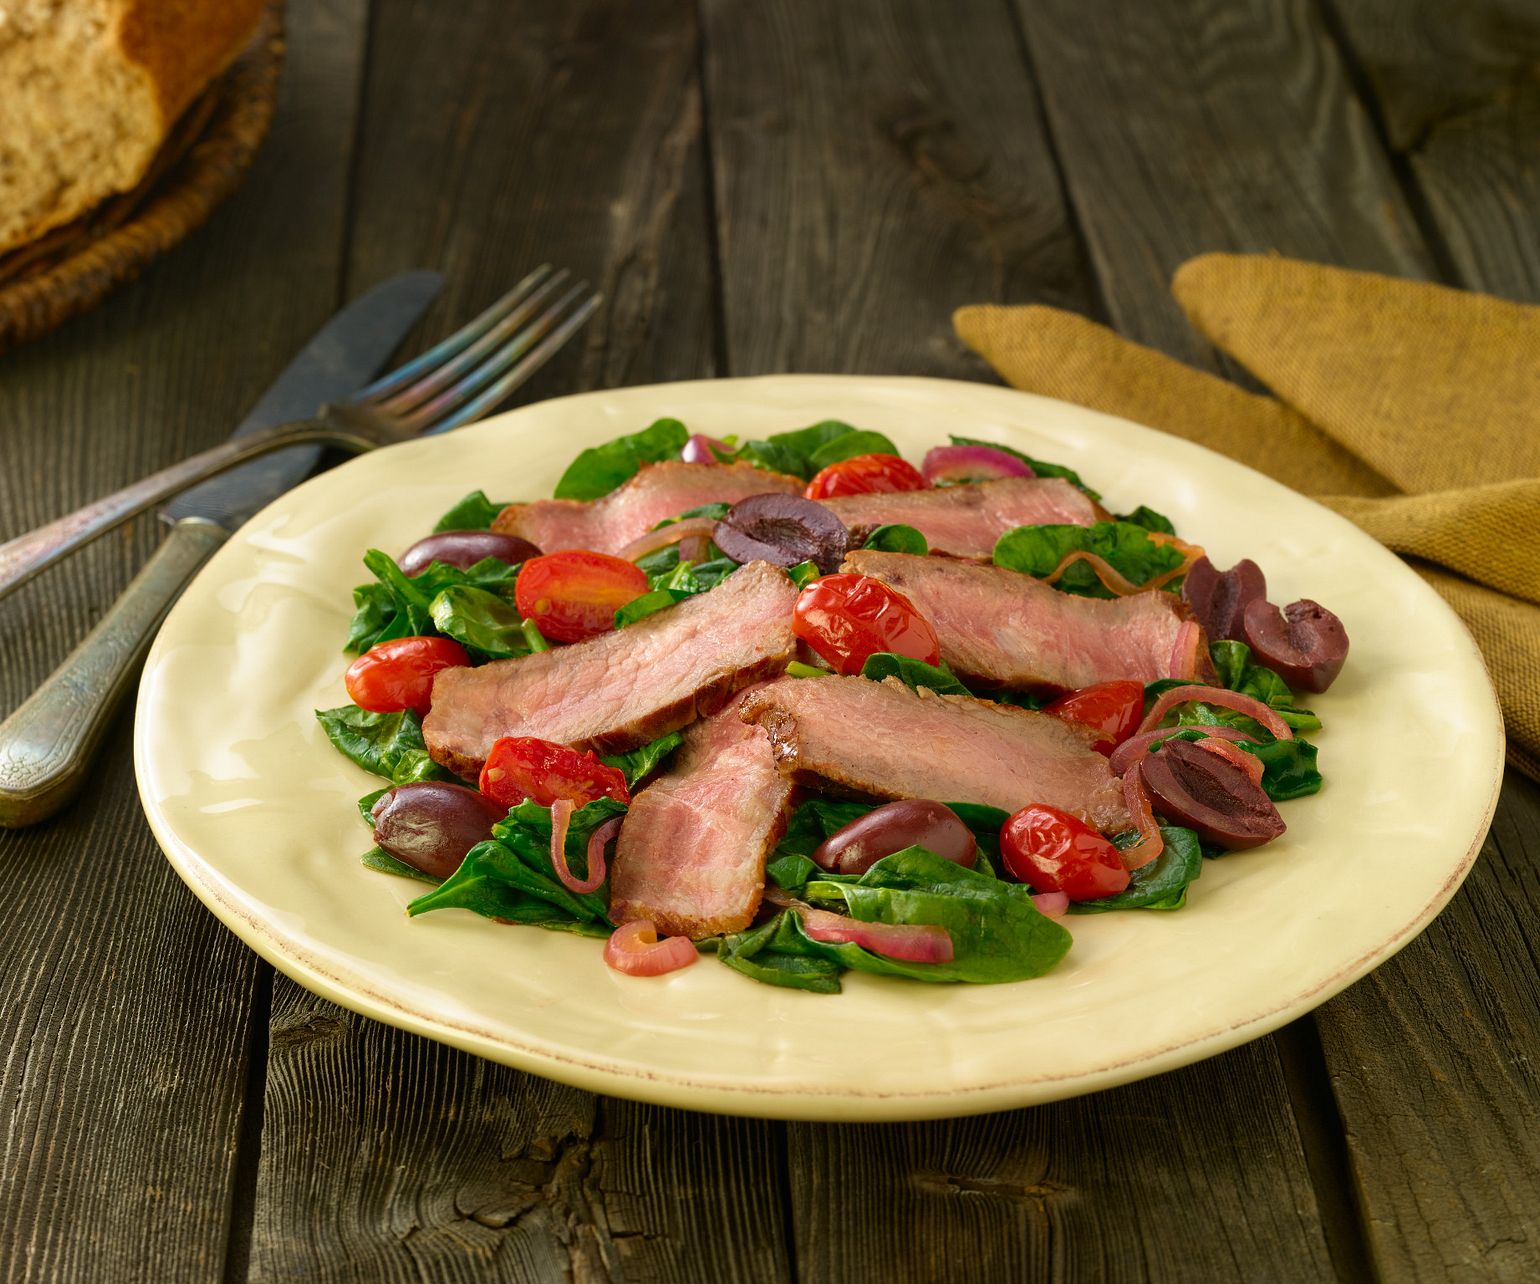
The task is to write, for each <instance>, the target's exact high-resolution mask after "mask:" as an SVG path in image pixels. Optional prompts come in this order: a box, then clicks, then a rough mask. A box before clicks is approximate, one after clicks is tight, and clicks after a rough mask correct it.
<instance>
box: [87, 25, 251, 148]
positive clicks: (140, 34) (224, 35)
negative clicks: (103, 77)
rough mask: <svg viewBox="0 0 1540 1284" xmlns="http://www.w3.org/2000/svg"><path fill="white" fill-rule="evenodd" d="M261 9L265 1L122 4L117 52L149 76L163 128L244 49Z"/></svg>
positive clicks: (169, 124)
mask: <svg viewBox="0 0 1540 1284" xmlns="http://www.w3.org/2000/svg"><path fill="white" fill-rule="evenodd" d="M265 7H266V0H124V4H123V12H122V16H121V18H119V20H118V47H119V49H121V50H122V52H123V56H124V57H125V58H126V59H128V60H129V61H130V62H134V63H138V64H139V66H141V67H143V68H144V70H145V71H146V73H148V75H149V78H150V84H151V86H152V88H153V90H154V92H155V99H156V102H157V103H159V105H160V113H161V120H162V122H163V127H164V129H167V130H169V129H170V128H171V125H172V124H173V122H175V120H176V118H177V117H178V116H180V115H181V114H182V112H183V110H184V109H185V108H186V107H187V104H188V103H190V102H192V100H193V99H194V98H196V97H197V96H198V95H199V94H200V93H201V92H202V91H203V89H204V87H205V86H207V85H208V83H209V82H210V81H211V80H213V79H214V77H215V76H217V75H219V73H220V72H222V71H223V70H224V69H225V68H226V67H228V66H229V65H230V63H231V62H232V61H234V59H235V56H236V54H238V53H240V51H241V50H242V49H244V48H245V47H246V44H247V42H248V41H249V40H250V39H251V37H252V35H253V33H254V32H255V31H256V29H257V22H258V20H259V19H260V18H261V16H262V10H263V9H264V8H265Z"/></svg>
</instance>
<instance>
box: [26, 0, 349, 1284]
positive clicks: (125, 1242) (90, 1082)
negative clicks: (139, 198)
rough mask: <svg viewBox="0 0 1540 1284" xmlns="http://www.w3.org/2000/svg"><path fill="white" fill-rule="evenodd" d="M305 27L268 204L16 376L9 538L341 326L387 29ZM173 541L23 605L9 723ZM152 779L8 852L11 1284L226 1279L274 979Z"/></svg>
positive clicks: (245, 212) (225, 224)
mask: <svg viewBox="0 0 1540 1284" xmlns="http://www.w3.org/2000/svg"><path fill="white" fill-rule="evenodd" d="M290 23H291V31H292V45H291V50H290V58H289V64H288V67H287V68H286V72H285V76H284V81H283V89H282V96H281V102H280V107H279V115H278V119H277V121H276V123H275V126H274V132H273V137H272V139H271V140H270V141H269V143H268V145H267V147H266V148H265V150H264V151H263V153H262V154H261V156H259V158H258V160H257V163H256V165H255V167H254V168H253V171H252V173H251V175H250V176H249V178H248V179H247V182H246V185H245V186H244V188H243V189H242V190H241V191H240V192H239V193H238V194H237V195H236V196H235V197H234V198H232V200H231V201H230V202H229V203H228V205H226V207H225V208H224V209H223V210H221V211H220V212H219V213H218V214H217V215H216V216H215V218H214V220H213V222H212V223H211V224H210V226H209V227H207V228H206V229H204V230H203V231H201V232H199V233H197V234H195V235H194V236H193V237H192V238H190V239H189V240H188V242H187V243H186V244H184V245H182V246H181V247H179V248H178V249H176V250H175V251H174V252H173V253H172V254H171V255H170V256H169V257H167V258H166V259H165V260H164V261H162V262H161V263H159V264H157V265H156V266H155V267H153V268H152V269H151V270H149V271H148V272H146V274H145V276H144V278H143V279H142V280H141V281H140V282H139V283H138V284H136V285H133V286H131V287H129V288H127V289H125V290H123V291H122V292H120V293H119V294H117V295H116V296H114V297H113V298H112V299H111V300H110V301H109V302H108V303H107V304H105V305H104V306H103V307H102V308H101V309H100V310H99V311H98V312H96V313H95V314H93V315H91V316H88V317H85V318H82V319H80V320H77V321H75V322H73V323H71V324H70V325H69V326H67V327H66V328H65V329H63V330H62V331H60V332H58V333H57V334H56V335H54V336H52V337H51V338H49V339H47V340H45V341H42V342H40V343H38V344H35V345H33V346H31V347H28V348H25V349H23V350H20V351H18V352H15V353H11V354H8V355H7V356H6V358H5V376H4V378H3V379H0V423H3V424H4V425H5V438H6V457H7V460H8V461H11V463H10V466H7V467H6V468H5V469H3V470H0V538H8V537H10V536H11V535H14V534H17V533H19V532H20V531H22V530H25V529H28V528H30V527H31V526H33V525H36V524H37V523H38V522H40V521H42V520H43V519H45V518H48V517H52V516H55V515H57V514H58V513H59V512H60V511H63V510H65V509H67V508H71V507H74V506H76V505H79V504H81V503H84V502H85V501H86V500H88V499H91V498H94V497H95V496H96V495H98V494H100V493H102V492H104V491H106V490H108V489H111V488H113V487H115V486H120V485H123V484H124V483H126V482H128V481H131V480H133V479H135V478H137V477H138V476H140V475H141V474H143V473H145V472H148V471H150V470H151V469H152V468H157V467H161V466H163V465H165V464H167V463H170V462H171V461H173V460H175V459H177V458H180V457H181V456H183V455H185V454H187V453H189V452H190V451H192V450H195V449H200V448H202V447H204V446H208V445H212V444H214V443H215V442H216V441H218V440H219V439H220V438H222V437H223V436H224V435H225V434H227V433H228V432H229V430H230V428H231V427H232V426H233V425H234V423H235V421H236V420H237V419H238V417H239V416H240V415H241V414H242V413H243V412H244V411H245V410H246V408H247V407H248V406H249V405H250V404H251V402H252V401H254V400H255V399H256V397H257V396H258V395H259V394H260V392H261V391H262V389H263V387H264V386H265V385H266V383H267V382H268V381H269V380H270V379H271V378H272V377H273V376H274V375H275V374H276V373H277V371H278V370H279V369H280V368H281V367H282V365H283V364H284V362H285V361H287V359H288V357H289V356H290V354H291V352H292V350H293V349H294V348H295V347H297V346H298V345H299V344H300V343H302V342H303V341H304V340H305V339H306V338H307V337H308V336H309V334H310V332H311V331H312V330H313V329H314V327H315V326H317V325H318V324H320V322H321V321H322V320H324V318H325V317H326V315H327V314H328V313H329V312H330V311H331V310H332V308H333V307H334V306H335V302H336V284H337V280H338V272H339V267H340V252H341V235H340V234H341V230H342V213H343V205H344V200H345V195H346V193H345V183H344V175H345V173H346V157H347V153H348V148H349V145H350V140H351V132H352V115H353V109H352V98H351V94H350V82H351V80H352V78H353V75H354V73H355V72H356V70H357V68H358V66H359V63H360V61H361V56H362V45H363V36H364V26H363V13H362V8H361V5H359V4H356V3H352V2H351V0H338V2H332V3H327V4H325V5H311V6H297V7H295V9H294V11H293V12H292V13H291V14H290ZM323 36H324V40H323V39H322V37H323ZM280 277H282V278H284V284H283V288H281V289H278V288H273V283H274V282H275V281H277V280H278V279H280ZM232 318H239V323H237V324H232ZM17 461H25V464H24V466H17ZM157 538H158V532H157V531H156V529H155V527H154V524H153V523H152V522H150V521H146V522H143V523H141V524H140V525H139V526H138V527H137V528H135V529H132V530H130V531H128V532H127V533H125V534H123V535H121V536H114V537H111V538H109V539H108V540H106V541H103V544H102V546H100V547H98V548H95V549H92V550H90V551H88V552H87V553H86V554H84V555H82V556H81V557H78V558H76V559H72V561H71V562H70V563H67V564H66V565H64V566H61V567H59V568H57V569H55V570H53V571H50V572H49V573H48V574H46V575H44V576H43V577H41V578H40V579H38V580H37V581H35V582H34V583H33V584H31V585H29V586H28V587H27V588H26V589H25V590H23V591H22V592H21V593H19V594H18V595H16V596H15V597H13V598H9V599H7V601H6V603H5V607H4V610H3V611H0V708H5V709H9V708H10V707H12V706H13V705H15V704H16V703H17V702H19V701H20V700H21V698H22V697H23V696H24V695H25V694H26V693H27V692H28V691H29V690H30V689H31V688H32V686H33V685H35V684H36V683H37V682H38V681H39V680H40V679H41V678H42V677H43V676H44V675H45V674H46V673H47V672H48V671H49V669H51V668H52V666H53V665H54V664H56V663H57V662H58V661H59V660H60V659H62V658H63V656H64V654H65V653H66V652H67V651H68V649H69V648H70V646H72V645H73V643H74V641H75V640H76V639H77V638H78V636H79V635H80V634H82V633H84V632H85V630H86V628H87V627H88V626H89V624H90V623H91V622H93V621H94V619H95V616H96V614H97V613H99V611H100V610H101V609H102V608H103V607H104V606H105V605H106V604H107V602H109V601H110V600H111V598H112V597H113V596H114V595H115V594H116V593H117V591H118V590H119V589H120V588H121V587H122V586H123V584H124V583H126V581H127V579H128V577H129V576H130V574H131V573H132V572H133V570H134V569H135V568H136V567H137V565H138V564H139V562H140V561H141V560H142V559H143V558H144V557H145V556H146V555H147V554H148V552H149V550H150V549H151V548H152V547H153V545H154V541H155V540H156V539H157ZM130 760H131V746H130V736H129V719H128V718H126V717H125V718H123V719H121V720H120V721H119V723H118V724H117V726H116V727H115V728H114V729H113V731H112V732H111V734H110V735H109V738H108V742H107V744H106V747H105V751H104V752H103V754H102V757H101V767H100V770H99V774H98V776H97V778H96V780H95V781H94V782H93V785H92V787H91V788H90V789H89V790H88V792H87V794H86V796H85V797H84V798H83V799H82V800H81V801H80V802H79V803H78V804H77V805H76V806H75V807H74V808H72V809H71V810H69V811H68V812H67V813H65V814H64V815H63V816H61V817H60V818H58V819H57V820H55V821H53V822H51V823H49V824H47V825H45V826H42V827H40V828H38V829H35V830H30V831H24V832H19V833H15V832H5V831H0V896H3V897H4V900H5V903H6V907H7V919H8V923H9V927H8V929H7V933H6V938H5V941H4V944H3V945H0V955H3V963H0V1014H3V1016H0V1029H3V1032H4V1036H3V1038H0V1046H3V1048H4V1052H3V1054H0V1096H3V1098H4V1100H5V1102H6V1112H5V1113H6V1122H5V1125H4V1127H3V1129H0V1208H4V1209H5V1214H6V1215H5V1217H4V1218H3V1219H0V1278H5V1279H36V1280H42V1279H60V1280H64V1279H80V1280H88V1279H90V1280H125V1281H127V1280H141V1279H142V1280H148V1281H157V1282H159V1281H178V1280H187V1281H199V1282H200V1284H201V1282H202V1281H207V1280H209V1279H214V1278H218V1277H219V1276H220V1274H221V1272H222V1270H223V1266H224V1261H225V1255H226V1244H227V1239H228V1237H229V1235H230V1233H231V1201H232V1187H233V1185H234V1180H235V1177H234V1174H235V1169H236V1163H237V1154H236V1152H237V1139H238V1135H239V1130H240V1127H241V1122H242V1106H243V1093H244V1090H245V1086H246V1071H247V1050H248V1043H249V1040H250V1037H251V1016H252V1002H253V993H254V982H255V978H256V976H257V967H258V965H257V961H256V959H255V956H254V955H252V954H251V953H250V952H249V951H248V950H246V949H245V947H244V946H242V945H240V944H239V942H237V940H236V939H235V937H234V936H232V935H231V934H230V933H229V932H228V931H226V930H225V929H224V928H223V927H222V926H221V925H220V924H219V923H218V922H217V921H216V920H215V919H214V918H213V917H212V916H211V915H210V914H208V913H207V912H206V911H205V910H204V909H203V908H202V907H201V906H200V905H198V904H197V903H196V902H195V901H194V900H193V898H192V896H191V894H190V893H188V892H187V891H186V889H185V888H184V887H183V886H182V884H181V883H180V882H179V881H178V880H177V878H176V876H175V875H174V873H173V872H172V870H171V868H170V866H169V865H168V864H167V863H166V861H165V860H164V859H163V858H162V856H161V854H160V852H159V851H158V850H157V849H156V846H155V843H154V840H153V839H152V838H151V836H150V834H149V831H148V829H147V828H146V826H145V824H144V821H143V818H142V815H141V813H140V809H139V805H138V801H137V797H136V794H135V789H134V782H133V774H132V769H131V766H130Z"/></svg>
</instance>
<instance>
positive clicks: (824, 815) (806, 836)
mask: <svg viewBox="0 0 1540 1284" xmlns="http://www.w3.org/2000/svg"><path fill="white" fill-rule="evenodd" d="M875 806H877V804H876V803H867V802H843V801H838V800H836V799H833V798H809V799H808V800H807V801H806V802H804V803H802V804H801V805H800V806H799V807H798V808H797V809H796V811H794V812H792V814H791V820H790V821H789V822H788V823H787V826H786V836H785V837H784V838H782V839H781V841H780V842H779V843H778V844H777V845H776V848H775V851H774V853H772V857H773V859H777V860H779V859H781V858H782V857H786V856H807V857H811V856H812V854H813V849H814V848H815V847H817V846H818V844H819V843H821V842H823V840H824V839H825V838H828V837H829V836H830V835H831V834H833V833H834V832H835V831H836V830H840V829H843V828H844V827H845V826H846V825H848V824H850V822H851V821H853V820H859V819H860V818H861V817H862V816H864V815H866V813H867V812H869V811H871V810H872V808H873V807H875ZM804 881H805V880H804ZM782 886H785V884H782Z"/></svg>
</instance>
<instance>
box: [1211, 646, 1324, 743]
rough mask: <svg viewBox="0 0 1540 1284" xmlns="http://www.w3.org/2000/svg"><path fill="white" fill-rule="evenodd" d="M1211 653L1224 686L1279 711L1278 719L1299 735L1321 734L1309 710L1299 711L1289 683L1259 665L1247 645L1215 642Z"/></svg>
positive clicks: (1315, 719)
mask: <svg viewBox="0 0 1540 1284" xmlns="http://www.w3.org/2000/svg"><path fill="white" fill-rule="evenodd" d="M1208 653H1209V656H1210V658H1211V659H1212V660H1213V661H1214V668H1215V670H1217V672H1218V673H1219V680H1220V682H1222V683H1223V684H1224V685H1225V686H1227V687H1229V688H1230V690H1231V691H1239V692H1240V693H1241V694H1242V695H1249V696H1250V697H1251V698H1252V699H1253V700H1260V701H1261V702H1262V703H1263V704H1265V705H1267V706H1268V707H1269V708H1272V709H1275V710H1277V712H1278V716H1279V717H1280V718H1282V719H1283V720H1284V722H1286V723H1288V725H1289V726H1290V728H1292V729H1293V730H1295V731H1319V730H1320V728H1321V720H1320V719H1319V718H1317V717H1316V716H1315V714H1314V713H1312V712H1311V711H1310V710H1309V709H1301V708H1298V707H1296V705H1295V704H1294V693H1293V692H1292V691H1290V690H1289V686H1288V683H1286V682H1285V681H1284V680H1283V679H1282V678H1280V677H1279V676H1278V675H1277V674H1276V673H1274V672H1273V671H1272V670H1271V669H1269V668H1267V667H1266V666H1265V665H1261V664H1257V663H1256V662H1255V661H1254V660H1253V659H1252V658H1251V648H1250V647H1249V646H1247V645H1246V644H1245V643H1244V642H1232V641H1229V640H1221V641H1219V642H1213V643H1210V645H1209V649H1208Z"/></svg>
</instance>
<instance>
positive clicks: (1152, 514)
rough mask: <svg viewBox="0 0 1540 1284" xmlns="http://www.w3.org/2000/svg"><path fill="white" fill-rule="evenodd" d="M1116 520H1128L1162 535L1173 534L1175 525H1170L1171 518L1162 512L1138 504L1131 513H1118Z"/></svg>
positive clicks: (1132, 523) (1131, 523) (1134, 524)
mask: <svg viewBox="0 0 1540 1284" xmlns="http://www.w3.org/2000/svg"><path fill="white" fill-rule="evenodd" d="M1118 521H1120V522H1128V523H1129V524H1130V525H1133V526H1142V527H1144V529H1145V530H1147V531H1160V532H1161V534H1163V535H1175V534H1176V527H1175V526H1173V525H1171V519H1170V518H1169V517H1167V516H1166V515H1165V514H1164V513H1157V512H1156V511H1155V510H1154V509H1153V508H1150V507H1148V506H1146V505H1144V504H1140V505H1139V507H1138V508H1136V509H1134V511H1133V512H1131V513H1120V514H1118Z"/></svg>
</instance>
